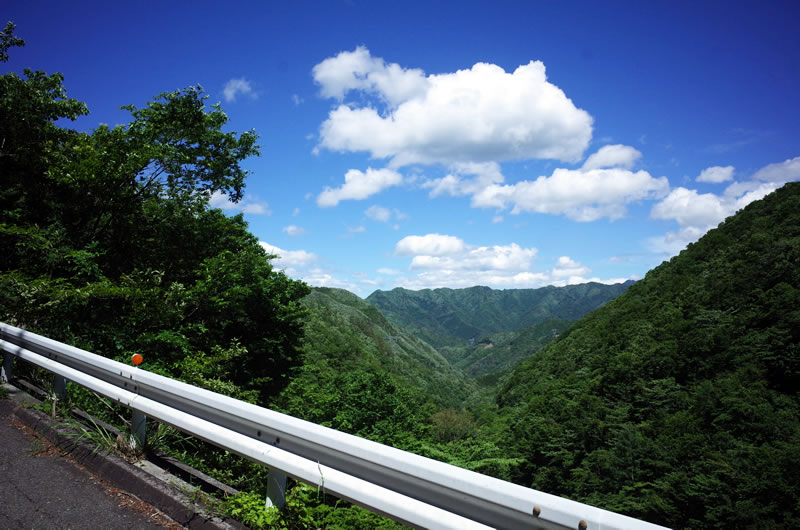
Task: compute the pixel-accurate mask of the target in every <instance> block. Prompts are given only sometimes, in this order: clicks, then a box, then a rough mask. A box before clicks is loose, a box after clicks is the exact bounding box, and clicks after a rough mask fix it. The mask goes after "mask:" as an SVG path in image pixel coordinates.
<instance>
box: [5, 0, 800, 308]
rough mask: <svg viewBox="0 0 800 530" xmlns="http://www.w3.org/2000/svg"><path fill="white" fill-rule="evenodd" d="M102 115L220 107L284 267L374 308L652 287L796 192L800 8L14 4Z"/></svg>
mask: <svg viewBox="0 0 800 530" xmlns="http://www.w3.org/2000/svg"><path fill="white" fill-rule="evenodd" d="M3 11H4V16H5V17H6V19H8V20H12V21H14V22H15V23H16V24H17V34H18V35H19V36H21V37H22V38H24V39H25V40H26V41H27V45H26V47H25V48H23V49H14V50H12V53H11V61H10V62H9V63H6V64H5V65H4V66H5V69H6V70H14V71H21V70H22V68H24V67H29V68H32V69H36V70H44V71H46V72H50V73H52V72H63V73H64V74H65V76H66V79H65V86H66V87H67V91H68V94H69V95H70V96H71V97H74V98H77V99H80V100H82V101H85V102H86V103H87V104H88V106H89V109H90V111H91V114H90V115H89V116H87V117H84V118H81V119H80V120H79V121H77V122H76V123H75V124H71V126H74V127H76V128H78V129H82V130H91V129H92V128H94V127H96V126H97V125H98V124H99V123H107V124H110V125H114V124H119V123H125V122H127V121H128V115H127V113H126V112H125V111H121V110H119V107H120V106H122V105H127V104H134V105H136V106H143V105H145V104H146V103H147V101H149V100H150V99H151V98H152V97H154V96H155V95H157V94H159V93H160V92H164V91H171V90H176V89H180V88H184V87H188V86H191V85H197V84H200V85H202V86H203V87H204V88H205V89H206V91H207V92H208V94H209V96H210V98H209V102H210V103H216V102H220V103H221V104H222V106H223V109H224V110H225V112H226V113H227V114H228V116H229V117H230V123H229V128H230V130H235V131H244V130H248V129H255V130H256V132H257V133H258V134H259V136H260V141H259V144H260V145H261V151H262V156H261V157H260V158H255V159H250V160H248V161H247V162H246V167H247V168H248V169H249V170H250V171H251V172H252V174H251V176H250V177H249V180H248V183H247V190H246V193H247V197H246V198H245V200H244V201H243V202H241V203H239V204H238V205H233V204H230V203H228V202H227V201H226V200H225V198H224V197H214V198H213V199H212V201H213V203H214V204H215V205H218V206H220V207H224V208H226V209H227V210H228V211H229V212H230V213H231V214H233V213H236V212H237V211H244V212H245V217H246V219H247V220H248V222H249V223H250V228H251V230H252V232H253V233H254V234H255V235H256V236H257V237H258V238H259V240H260V241H262V242H263V244H264V245H265V246H266V247H267V248H268V249H270V250H272V251H273V252H275V253H277V254H280V256H281V258H280V259H276V260H274V263H275V265H276V266H278V267H280V268H283V269H285V270H286V272H287V273H288V274H289V275H291V276H293V277H297V278H302V279H304V280H306V281H308V282H309V283H310V284H312V285H324V286H333V287H343V288H345V289H348V290H350V291H353V292H355V293H357V294H359V295H361V296H367V295H368V294H370V293H371V292H372V291H374V290H375V289H391V288H393V287H398V286H401V287H407V288H411V289H420V288H435V287H468V286H472V285H489V286H491V287H495V288H501V289H503V288H525V287H540V286H543V285H565V284H568V283H579V282H583V281H589V280H595V281H605V282H613V281H621V280H625V279H628V278H634V279H637V278H641V277H643V276H644V274H645V273H646V272H647V271H648V270H649V269H651V268H653V267H655V266H656V265H658V264H659V263H661V262H662V261H663V260H664V259H668V258H669V257H670V256H672V255H674V254H676V253H677V252H679V251H680V250H681V249H682V248H683V247H685V245H686V244H687V243H689V242H691V241H694V240H696V239H697V238H699V237H700V236H701V235H702V234H703V233H705V231H707V230H708V229H709V228H710V227H713V226H715V225H716V224H718V223H719V222H720V221H721V220H722V219H724V218H725V217H726V216H728V215H731V214H732V213H734V212H735V211H736V210H738V209H740V208H741V207H743V206H744V205H746V204H747V203H748V202H750V201H752V200H755V199H758V198H760V197H763V196H764V195H765V194H766V193H768V192H770V191H772V190H774V189H776V188H777V187H779V186H780V185H782V184H783V183H784V182H787V181H791V180H800V141H798V138H799V136H800V135H799V134H798V124H800V98H798V96H797V94H798V93H800V67H798V65H800V31H798V30H797V27H798V22H800V4H798V3H797V2H789V1H787V2H710V1H709V2H697V1H695V2H681V1H671V2H655V1H653V2H465V1H459V2H431V1H429V2H409V1H405V2H389V1H371V2H362V1H355V0H354V1H327V2H288V3H285V2H245V3H240V2H228V3H220V2H214V3H210V2H208V3H204V2H139V3H136V4H135V5H134V4H133V3H127V2H126V3H123V2H81V3H74V4H72V3H63V2H61V3H55V2H36V1H25V2H22V1H14V0H12V2H11V3H10V4H6V5H5V6H4V9H3Z"/></svg>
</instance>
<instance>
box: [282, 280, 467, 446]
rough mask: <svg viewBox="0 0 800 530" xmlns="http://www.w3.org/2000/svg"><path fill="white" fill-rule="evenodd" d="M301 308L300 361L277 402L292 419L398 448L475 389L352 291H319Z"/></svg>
mask: <svg viewBox="0 0 800 530" xmlns="http://www.w3.org/2000/svg"><path fill="white" fill-rule="evenodd" d="M303 305H304V306H305V307H306V308H307V309H308V310H309V317H308V318H307V320H306V325H305V343H304V344H305V356H304V363H303V367H302V369H301V370H300V371H299V372H298V373H297V374H296V375H295V376H294V377H293V379H292V383H291V384H290V385H289V387H288V388H287V389H286V391H285V392H284V393H283V395H282V400H281V402H280V408H281V409H282V410H284V411H286V412H288V413H290V414H292V415H296V416H299V417H302V418H305V419H308V420H310V421H314V422H316V423H321V424H323V425H328V426H331V427H334V428H337V429H342V430H345V431H347V432H351V433H354V434H359V435H361V436H365V437H368V438H372V439H379V440H380V441H382V442H385V443H393V444H395V445H403V440H402V439H400V438H405V437H409V438H411V437H413V435H414V433H415V432H417V431H419V430H420V429H424V428H425V425H427V424H428V417H429V416H430V414H431V413H433V412H434V411H435V410H437V409H439V408H441V407H444V406H449V407H458V406H459V405H460V404H461V402H462V401H463V400H464V399H465V398H466V397H467V396H469V395H470V394H471V393H472V392H473V391H474V390H475V388H476V385H475V383H474V382H472V381H470V380H469V379H468V378H466V377H465V376H464V375H463V374H462V372H461V371H460V370H458V369H456V368H454V367H453V366H452V365H451V364H450V363H449V362H447V360H446V359H444V357H442V356H441V355H440V354H439V353H438V352H437V351H436V350H435V349H433V348H432V347H431V346H430V345H429V344H426V343H425V342H423V341H421V340H419V339H417V338H416V337H414V336H412V335H410V334H409V333H408V332H406V331H405V330H403V329H401V328H399V327H397V326H395V325H394V324H392V323H391V322H389V321H388V320H387V319H386V318H385V317H384V316H383V315H382V314H381V313H380V311H378V310H377V309H376V308H374V307H373V306H371V305H370V304H368V303H366V302H365V301H364V300H362V299H361V298H359V297H358V296H356V295H355V294H353V293H350V292H349V291H345V290H343V289H331V288H326V287H316V288H314V289H313V291H312V292H311V294H310V295H308V296H307V297H306V298H304V299H303ZM417 434H419V433H417Z"/></svg>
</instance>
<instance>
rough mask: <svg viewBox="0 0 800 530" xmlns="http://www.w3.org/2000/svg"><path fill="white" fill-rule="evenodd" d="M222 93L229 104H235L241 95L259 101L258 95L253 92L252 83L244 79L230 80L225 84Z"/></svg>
mask: <svg viewBox="0 0 800 530" xmlns="http://www.w3.org/2000/svg"><path fill="white" fill-rule="evenodd" d="M222 93H223V95H224V97H225V101H226V102H228V103H233V102H235V101H236V98H237V97H238V96H240V95H241V96H247V97H249V98H250V99H258V94H256V93H255V91H254V90H253V87H252V85H251V84H250V81H248V80H247V79H245V78H244V77H240V78H238V79H230V80H229V81H228V82H227V83H225V87H224V88H223V89H222Z"/></svg>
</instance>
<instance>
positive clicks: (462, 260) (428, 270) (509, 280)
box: [394, 234, 626, 289]
mask: <svg viewBox="0 0 800 530" xmlns="http://www.w3.org/2000/svg"><path fill="white" fill-rule="evenodd" d="M395 253H396V254H397V255H403V256H410V257H411V262H410V263H409V266H408V272H409V275H407V276H401V277H399V278H396V279H395V280H394V284H395V285H397V286H400V287H406V288H408V289H426V288H436V287H452V288H458V287H471V286H473V285H487V286H491V287H495V288H532V287H542V286H545V285H568V284H575V283H585V282H590V281H599V282H603V283H619V282H620V281H625V279H626V278H622V279H619V278H615V279H606V280H601V279H599V278H586V277H585V275H587V274H589V273H590V272H591V270H590V269H589V268H588V267H585V266H584V265H582V264H581V263H578V262H577V261H574V260H573V259H571V258H569V257H568V256H562V257H561V258H559V259H558V261H557V263H556V265H555V267H554V268H553V269H552V270H551V271H536V270H533V265H534V263H533V262H534V260H535V258H536V255H537V250H536V249H535V248H525V247H521V246H520V245H518V244H517V243H510V244H508V245H489V246H479V245H470V244H467V243H465V242H464V241H463V240H461V239H460V238H457V237H455V236H447V235H441V234H428V235H426V236H408V237H406V238H403V239H401V240H400V241H399V242H398V243H397V247H396V252H395Z"/></svg>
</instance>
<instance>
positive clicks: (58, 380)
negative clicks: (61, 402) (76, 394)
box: [53, 374, 67, 399]
mask: <svg viewBox="0 0 800 530" xmlns="http://www.w3.org/2000/svg"><path fill="white" fill-rule="evenodd" d="M53 392H54V393H55V395H56V397H57V398H58V399H65V398H66V397H67V380H66V379H65V378H64V377H63V376H60V375H58V374H53Z"/></svg>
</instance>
